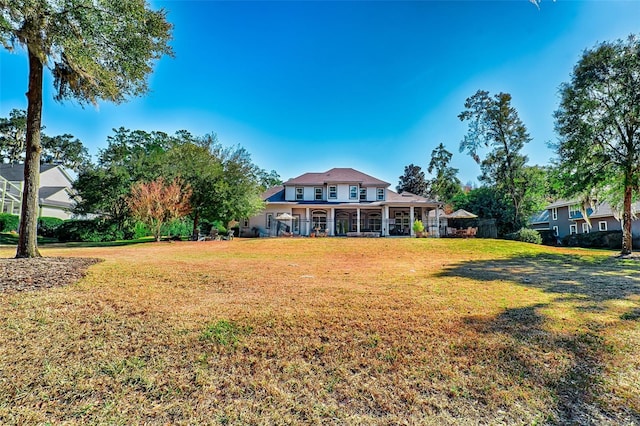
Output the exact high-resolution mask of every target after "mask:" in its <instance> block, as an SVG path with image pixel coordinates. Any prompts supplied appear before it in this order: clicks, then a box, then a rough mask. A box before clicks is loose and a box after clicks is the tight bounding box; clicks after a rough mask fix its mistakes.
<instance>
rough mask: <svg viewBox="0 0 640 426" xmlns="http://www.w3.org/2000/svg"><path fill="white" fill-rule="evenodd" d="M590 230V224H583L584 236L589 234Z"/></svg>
mask: <svg viewBox="0 0 640 426" xmlns="http://www.w3.org/2000/svg"><path fill="white" fill-rule="evenodd" d="M589 230H590V226H589V224H588V223H583V224H582V233H583V234H588V233H589Z"/></svg>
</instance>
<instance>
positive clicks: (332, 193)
mask: <svg viewBox="0 0 640 426" xmlns="http://www.w3.org/2000/svg"><path fill="white" fill-rule="evenodd" d="M336 198H338V187H337V186H335V185H330V186H329V199H330V200H335V199H336Z"/></svg>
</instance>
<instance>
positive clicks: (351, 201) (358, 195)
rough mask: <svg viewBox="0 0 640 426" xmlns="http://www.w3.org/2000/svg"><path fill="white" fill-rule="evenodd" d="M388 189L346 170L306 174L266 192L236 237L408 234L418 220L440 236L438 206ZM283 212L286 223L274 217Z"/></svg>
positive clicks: (363, 174) (430, 231)
mask: <svg viewBox="0 0 640 426" xmlns="http://www.w3.org/2000/svg"><path fill="white" fill-rule="evenodd" d="M389 186H390V184H389V183H388V182H384V181H382V180H380V179H376V178H375V177H372V176H369V175H367V174H365V173H362V172H359V171H357V170H354V169H351V168H334V169H331V170H329V171H326V172H323V173H305V174H303V175H300V176H298V177H296V178H293V179H289V180H288V181H286V182H285V183H284V184H283V185H281V186H277V187H274V188H271V189H269V190H268V191H266V193H265V194H264V200H265V202H266V208H265V210H264V211H262V212H261V213H260V214H259V215H257V216H254V217H252V218H249V219H246V220H244V221H242V222H241V223H240V235H241V236H252V235H263V236H277V235H281V234H282V233H292V234H293V235H304V236H309V235H311V234H316V235H328V236H363V235H364V236H393V235H398V236H400V235H406V236H409V235H413V230H412V224H413V221H414V220H417V219H419V220H422V221H423V223H424V224H425V228H426V229H425V230H428V231H429V233H430V235H433V236H439V235H440V229H439V222H440V219H439V217H438V214H439V212H440V210H439V208H441V207H442V203H440V202H437V201H432V200H428V199H426V198H424V197H420V196H417V195H414V194H411V193H408V192H403V193H402V194H398V193H396V192H394V191H392V190H390V189H389ZM431 211H433V212H435V213H433V212H432V214H431V215H429V212H431ZM285 213H287V214H288V215H290V217H291V219H285V220H280V219H278V218H282V217H283V216H282V215H283V214H285ZM284 217H288V216H287V215H285V216H284Z"/></svg>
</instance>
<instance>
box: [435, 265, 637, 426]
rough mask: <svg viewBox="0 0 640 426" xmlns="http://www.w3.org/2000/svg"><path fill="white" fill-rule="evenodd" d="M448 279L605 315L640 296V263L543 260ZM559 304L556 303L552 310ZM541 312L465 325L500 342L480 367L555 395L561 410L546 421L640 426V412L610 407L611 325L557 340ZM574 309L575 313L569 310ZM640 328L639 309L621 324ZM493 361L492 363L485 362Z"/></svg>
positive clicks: (460, 270)
mask: <svg viewBox="0 0 640 426" xmlns="http://www.w3.org/2000/svg"><path fill="white" fill-rule="evenodd" d="M440 275H441V276H446V277H464V278H470V279H473V280H477V281H493V280H503V281H512V282H514V283H515V284H517V285H521V286H525V287H530V288H536V289H540V290H542V291H543V292H547V293H554V294H558V297H557V298H556V299H555V300H554V302H565V301H569V302H574V304H573V306H574V308H575V309H576V310H577V311H581V310H587V311H599V310H601V311H604V310H606V309H607V307H606V304H605V302H607V301H612V300H631V299H630V298H631V297H632V296H636V295H639V294H640V262H637V261H633V260H619V259H616V258H613V257H611V258H607V257H588V256H585V257H579V256H568V255H555V254H541V255H530V256H515V257H512V258H508V259H503V260H479V261H468V262H462V263H459V264H456V265H452V266H450V267H448V268H446V269H445V270H444V271H442V272H441V274H440ZM551 303H553V302H551ZM547 307H552V306H550V305H547V304H536V305H532V306H527V307H519V308H510V309H506V310H504V311H503V312H502V313H501V314H499V315H498V316H496V317H492V318H488V319H487V318H478V317H475V316H469V317H466V318H464V319H463V325H464V326H466V327H470V328H471V329H472V330H474V331H475V332H478V333H481V334H485V335H487V336H492V337H493V338H494V339H493V340H494V341H498V342H500V344H499V345H497V347H495V348H494V350H493V351H492V352H491V353H490V354H486V353H484V354H483V353H479V354H477V358H476V359H474V361H473V362H474V363H477V364H478V365H484V364H486V363H491V362H494V363H497V364H498V368H499V369H500V371H501V374H504V377H505V378H506V379H505V380H513V381H514V382H518V381H526V382H527V383H529V385H530V386H533V387H534V388H538V389H541V390H545V391H546V392H549V393H550V394H551V395H552V399H553V400H554V404H555V407H554V410H553V414H552V416H551V417H550V418H548V419H546V421H548V422H551V423H559V424H640V411H639V410H638V407H630V406H627V405H624V402H622V403H620V402H618V406H613V407H611V406H609V401H608V398H607V393H608V392H610V390H606V389H605V388H604V386H603V383H604V377H603V371H604V369H605V365H606V364H607V362H608V361H607V359H609V358H611V354H610V351H611V350H612V349H611V348H610V347H608V345H607V343H606V341H605V338H604V337H603V336H604V333H603V330H604V327H607V326H609V325H605V324H600V323H588V324H586V326H587V327H586V331H584V329H583V328H576V329H575V331H569V332H554V331H550V330H549V328H547V327H546V326H545V323H546V321H547V318H546V317H545V316H544V315H543V314H541V310H542V309H545V308H547ZM568 309H571V308H568ZM620 319H621V320H625V321H640V306H638V307H636V308H632V309H631V310H629V311H628V312H626V313H624V314H623V315H621V317H620ZM485 357H486V358H490V359H485Z"/></svg>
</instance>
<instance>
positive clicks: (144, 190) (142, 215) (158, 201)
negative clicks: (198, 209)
mask: <svg viewBox="0 0 640 426" xmlns="http://www.w3.org/2000/svg"><path fill="white" fill-rule="evenodd" d="M190 197H191V188H190V187H189V186H188V185H186V186H183V185H181V184H180V182H179V181H178V180H174V181H172V182H169V183H167V182H165V181H164V179H163V178H162V177H159V178H158V179H156V180H154V181H152V182H146V183H145V182H139V183H136V184H134V185H133V186H132V187H131V195H130V196H129V198H128V199H127V203H128V205H129V208H130V209H131V213H132V215H133V217H135V218H136V219H138V220H139V221H140V222H142V223H144V224H145V225H147V226H148V227H149V229H151V231H152V232H153V237H154V238H155V240H156V241H160V237H161V235H160V230H161V229H162V225H164V224H165V223H169V222H171V221H173V220H176V219H179V218H181V217H184V216H186V215H187V214H189V212H190V211H191V206H190V205H189V198H190Z"/></svg>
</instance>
